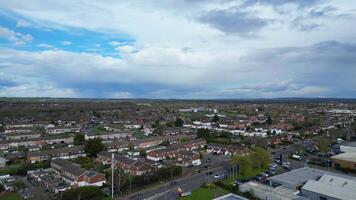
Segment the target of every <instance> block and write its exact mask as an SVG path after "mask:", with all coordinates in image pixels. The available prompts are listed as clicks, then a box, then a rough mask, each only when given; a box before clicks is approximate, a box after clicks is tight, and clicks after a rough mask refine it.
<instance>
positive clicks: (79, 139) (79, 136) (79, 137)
mask: <svg viewBox="0 0 356 200" xmlns="http://www.w3.org/2000/svg"><path fill="white" fill-rule="evenodd" d="M84 142H85V137H84V135H83V134H80V133H78V134H76V135H75V136H74V140H73V144H74V145H83V144H84Z"/></svg>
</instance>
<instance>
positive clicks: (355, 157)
mask: <svg viewBox="0 0 356 200" xmlns="http://www.w3.org/2000/svg"><path fill="white" fill-rule="evenodd" d="M331 159H337V160H344V161H351V162H356V152H346V153H341V154H338V155H335V156H333V157H331Z"/></svg>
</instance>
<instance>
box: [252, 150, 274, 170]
mask: <svg viewBox="0 0 356 200" xmlns="http://www.w3.org/2000/svg"><path fill="white" fill-rule="evenodd" d="M251 157H252V160H253V163H254V165H255V167H257V168H266V167H268V166H269V164H271V160H272V158H271V154H270V153H269V152H268V151H267V150H266V149H263V148H260V147H256V148H254V149H253V152H252V154H251Z"/></svg>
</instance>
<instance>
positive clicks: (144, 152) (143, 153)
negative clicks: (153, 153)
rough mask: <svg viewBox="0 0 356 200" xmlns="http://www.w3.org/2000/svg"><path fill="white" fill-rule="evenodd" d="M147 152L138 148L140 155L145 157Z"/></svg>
mask: <svg viewBox="0 0 356 200" xmlns="http://www.w3.org/2000/svg"><path fill="white" fill-rule="evenodd" d="M146 155H147V153H146V151H145V150H143V149H141V150H140V156H143V157H146Z"/></svg>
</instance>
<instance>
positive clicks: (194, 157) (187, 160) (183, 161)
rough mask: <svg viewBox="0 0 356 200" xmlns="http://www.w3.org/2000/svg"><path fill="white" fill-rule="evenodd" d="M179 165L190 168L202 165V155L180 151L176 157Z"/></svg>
mask: <svg viewBox="0 0 356 200" xmlns="http://www.w3.org/2000/svg"><path fill="white" fill-rule="evenodd" d="M176 160H177V165H180V166H183V167H188V166H199V165H201V160H200V154H199V153H197V152H195V153H193V152H191V151H180V152H179V153H178V154H177V157H176Z"/></svg>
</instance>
